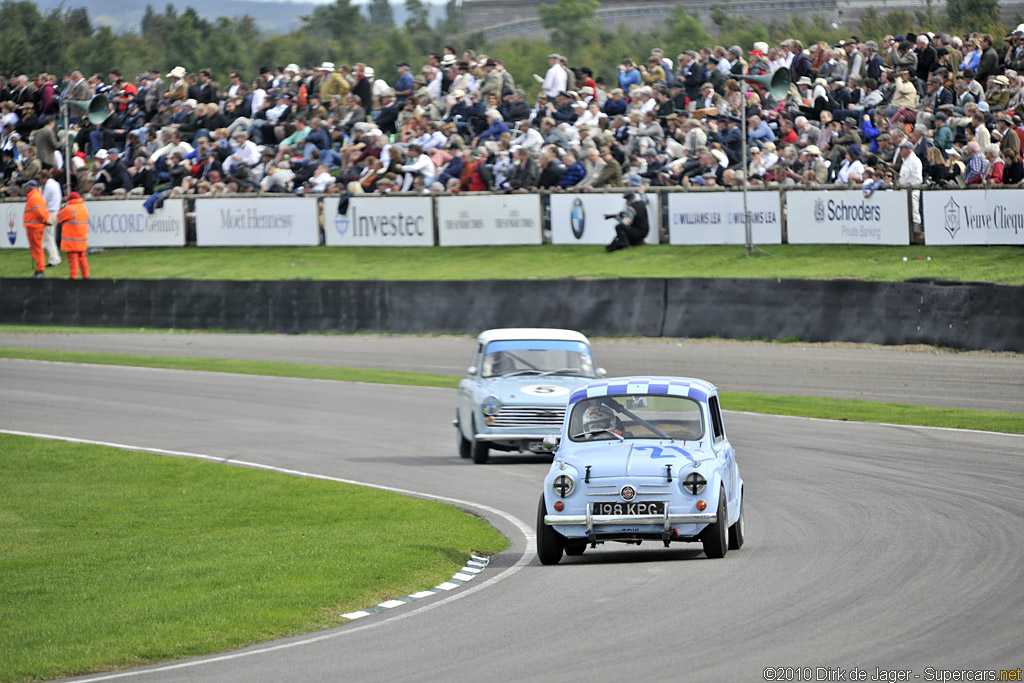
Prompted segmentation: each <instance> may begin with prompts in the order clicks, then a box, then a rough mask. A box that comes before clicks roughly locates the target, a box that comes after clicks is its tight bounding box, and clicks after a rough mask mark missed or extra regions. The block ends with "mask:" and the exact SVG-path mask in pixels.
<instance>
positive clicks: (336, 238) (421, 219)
mask: <svg viewBox="0 0 1024 683" xmlns="http://www.w3.org/2000/svg"><path fill="white" fill-rule="evenodd" d="M431 202H432V200H431V199H430V197H388V196H386V195H385V196H377V197H352V198H351V199H349V200H348V211H347V212H346V213H345V214H344V215H341V214H339V213H338V198H337V197H327V198H325V199H324V234H325V236H326V238H327V246H330V247H432V246H434V211H433V206H432V205H431Z"/></svg>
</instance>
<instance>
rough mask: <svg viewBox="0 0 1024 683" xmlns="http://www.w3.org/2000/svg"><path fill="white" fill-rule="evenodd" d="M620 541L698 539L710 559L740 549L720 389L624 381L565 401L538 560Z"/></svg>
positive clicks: (737, 500)
mask: <svg viewBox="0 0 1024 683" xmlns="http://www.w3.org/2000/svg"><path fill="white" fill-rule="evenodd" d="M607 541H617V542H620V543H632V544H636V545H640V543H642V542H643V541H661V542H663V543H664V544H665V547H668V546H669V545H670V544H671V543H675V542H695V541H700V542H701V543H703V546H704V553H705V555H707V556H708V557H711V558H719V557H724V556H725V554H726V552H727V551H728V550H729V549H734V550H735V549H738V548H740V547H741V546H742V545H743V479H742V478H741V477H740V472H739V467H738V466H737V464H736V453H735V451H734V450H733V447H732V445H731V444H730V443H729V439H728V437H727V436H726V434H725V426H724V424H723V422H722V412H721V409H720V407H719V403H718V389H716V388H715V387H714V386H713V385H711V384H709V383H708V382H705V381H703V380H699V379H687V378H682V377H622V378H616V379H605V380H599V381H594V382H590V383H588V384H586V385H584V386H580V387H577V388H576V389H574V390H573V392H572V394H571V395H570V397H569V405H568V407H567V408H566V416H565V422H564V424H563V427H562V432H561V439H560V443H559V445H558V447H557V451H556V453H555V458H554V461H553V462H552V464H551V469H550V470H549V471H548V474H547V476H546V477H545V478H544V493H543V494H542V495H541V497H540V506H539V509H538V512H537V555H538V557H539V558H540V561H541V562H542V563H543V564H557V563H558V562H559V561H560V560H561V559H562V554H563V552H564V553H565V554H568V555H582V554H583V552H584V551H585V550H586V548H587V546H590V547H592V548H593V547H596V546H597V544H599V543H605V542H607Z"/></svg>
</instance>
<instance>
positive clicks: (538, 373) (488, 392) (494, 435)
mask: <svg viewBox="0 0 1024 683" xmlns="http://www.w3.org/2000/svg"><path fill="white" fill-rule="evenodd" d="M603 375H604V370H603V369H602V368H598V367H596V366H595V365H594V359H593V357H592V355H591V352H590V341H589V340H588V339H587V338H586V337H585V336H584V335H582V334H580V333H579V332H574V331H572V330H558V329H547V328H520V327H517V328H504V329H495V330H487V331H486V332H482V333H481V334H480V336H479V337H477V340H476V349H475V350H474V352H473V361H472V364H471V365H470V367H469V370H468V372H467V377H466V378H465V379H463V380H462V381H461V382H459V396H458V405H457V407H456V414H455V420H453V422H452V423H453V424H454V425H455V429H456V430H457V433H456V434H457V435H456V443H457V446H458V450H459V455H461V456H462V457H463V458H470V457H472V458H473V462H475V463H478V464H480V463H485V462H487V459H488V457H489V455H490V452H491V450H495V451H505V452H525V453H550V452H551V448H550V446H547V445H545V444H544V439H545V438H546V437H550V436H556V435H557V434H558V432H559V429H561V426H562V418H563V417H564V416H565V404H566V401H568V400H569V393H570V391H571V390H572V389H573V388H574V387H577V386H579V385H581V384H585V383H586V382H588V381H590V380H592V379H595V378H597V377H601V376H603Z"/></svg>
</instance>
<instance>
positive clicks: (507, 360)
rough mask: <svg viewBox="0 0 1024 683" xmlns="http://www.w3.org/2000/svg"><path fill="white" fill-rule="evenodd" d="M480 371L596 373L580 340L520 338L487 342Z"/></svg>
mask: <svg viewBox="0 0 1024 683" xmlns="http://www.w3.org/2000/svg"><path fill="white" fill-rule="evenodd" d="M482 374H483V376H484V377H509V376H516V375H522V376H524V377H525V376H534V377H536V376H538V375H571V376H577V377H589V378H593V377H594V376H595V375H594V361H593V359H591V357H590V348H589V347H588V346H587V345H586V344H584V343H583V342H573V341H551V340H539V341H529V340H521V339H517V340H515V341H494V342H491V343H490V344H488V345H487V348H486V349H485V351H484V360H483V366H482Z"/></svg>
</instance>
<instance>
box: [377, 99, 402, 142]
mask: <svg viewBox="0 0 1024 683" xmlns="http://www.w3.org/2000/svg"><path fill="white" fill-rule="evenodd" d="M380 104H381V107H380V111H379V112H377V116H376V118H375V119H374V122H375V123H376V124H377V127H378V128H380V129H381V131H383V132H384V134H385V135H394V134H395V133H397V132H398V130H397V128H396V126H395V124H396V122H397V121H398V112H399V107H398V105H397V103H396V102H395V91H394V90H391V89H390V88H389V89H387V90H385V91H383V92H382V93H381V96H380Z"/></svg>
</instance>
